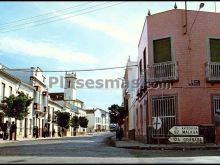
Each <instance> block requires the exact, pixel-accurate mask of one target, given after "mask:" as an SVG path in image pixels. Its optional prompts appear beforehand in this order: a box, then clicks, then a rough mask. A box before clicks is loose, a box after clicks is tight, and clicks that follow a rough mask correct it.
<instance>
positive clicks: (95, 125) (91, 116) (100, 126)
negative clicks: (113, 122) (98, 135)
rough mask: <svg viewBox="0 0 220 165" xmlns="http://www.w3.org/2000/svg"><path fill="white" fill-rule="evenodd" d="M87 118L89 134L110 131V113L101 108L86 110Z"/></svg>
mask: <svg viewBox="0 0 220 165" xmlns="http://www.w3.org/2000/svg"><path fill="white" fill-rule="evenodd" d="M86 116H87V119H88V120H89V123H88V128H87V132H101V131H109V125H110V118H109V112H107V111H105V110H103V109H100V108H96V109H86Z"/></svg>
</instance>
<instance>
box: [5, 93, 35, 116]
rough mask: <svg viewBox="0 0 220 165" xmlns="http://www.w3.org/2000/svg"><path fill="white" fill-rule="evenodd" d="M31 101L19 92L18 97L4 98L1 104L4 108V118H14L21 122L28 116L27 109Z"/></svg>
mask: <svg viewBox="0 0 220 165" xmlns="http://www.w3.org/2000/svg"><path fill="white" fill-rule="evenodd" d="M32 101H33V99H32V98H30V97H28V95H25V94H24V93H23V92H19V94H18V96H15V95H11V96H9V97H4V99H3V100H2V103H3V104H5V105H6V106H4V107H3V108H2V109H3V112H4V113H5V116H7V117H12V118H15V119H16V120H23V119H24V118H25V117H26V116H27V115H28V114H29V112H28V107H29V106H30V105H31V102H32Z"/></svg>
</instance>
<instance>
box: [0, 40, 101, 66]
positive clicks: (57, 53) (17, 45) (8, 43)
mask: <svg viewBox="0 0 220 165" xmlns="http://www.w3.org/2000/svg"><path fill="white" fill-rule="evenodd" d="M0 51H3V52H8V53H15V54H21V55H22V54H23V55H28V56H33V57H42V58H43V57H46V58H49V59H55V60H59V61H62V62H66V63H74V62H75V63H97V59H96V58H95V57H94V56H91V55H88V54H86V53H82V52H80V51H77V50H73V49H72V48H71V49H70V48H63V47H61V46H60V45H58V44H56V43H51V42H50V43H49V42H36V41H30V40H25V39H21V38H10V37H3V38H0Z"/></svg>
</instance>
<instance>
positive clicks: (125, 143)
mask: <svg viewBox="0 0 220 165" xmlns="http://www.w3.org/2000/svg"><path fill="white" fill-rule="evenodd" d="M111 139H112V140H113V141H114V144H115V147H118V148H128V149H143V150H213V149H215V150H220V145H216V144H146V143H142V142H139V141H135V140H129V139H126V138H123V139H122V141H119V140H116V137H115V136H112V137H111Z"/></svg>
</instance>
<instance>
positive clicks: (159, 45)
mask: <svg viewBox="0 0 220 165" xmlns="http://www.w3.org/2000/svg"><path fill="white" fill-rule="evenodd" d="M153 46H154V63H160V62H166V61H171V39H170V38H164V39H159V40H154V41H153Z"/></svg>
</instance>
